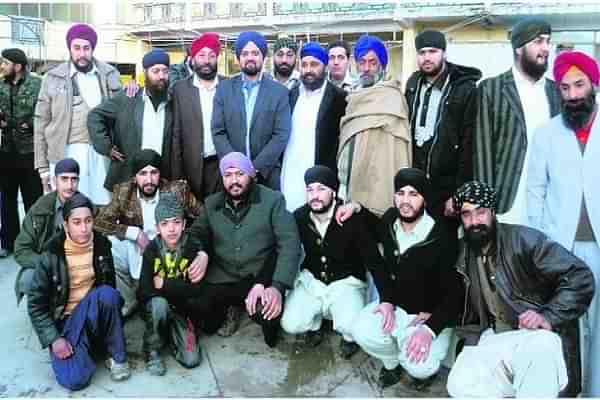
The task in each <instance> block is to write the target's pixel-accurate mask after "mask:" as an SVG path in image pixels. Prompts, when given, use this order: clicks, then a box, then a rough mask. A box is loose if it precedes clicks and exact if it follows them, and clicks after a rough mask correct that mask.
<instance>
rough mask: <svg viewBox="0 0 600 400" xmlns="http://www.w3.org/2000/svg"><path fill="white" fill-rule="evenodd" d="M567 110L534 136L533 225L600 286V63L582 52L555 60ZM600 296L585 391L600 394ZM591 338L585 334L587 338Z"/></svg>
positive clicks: (587, 351)
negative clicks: (598, 96) (580, 262)
mask: <svg viewBox="0 0 600 400" xmlns="http://www.w3.org/2000/svg"><path fill="white" fill-rule="evenodd" d="M554 79H555V80H556V85H557V86H558V89H559V91H560V95H561V112H560V114H559V115H557V116H556V117H554V118H552V119H551V120H550V121H549V122H548V123H546V124H544V125H542V126H541V127H540V128H539V129H538V130H537V131H536V132H535V134H534V138H533V142H532V144H531V157H530V159H529V176H528V181H527V214H528V221H529V224H530V225H531V226H532V227H534V228H537V229H540V230H542V231H543V232H544V233H546V234H547V235H548V236H550V238H551V239H553V240H555V241H557V242H559V243H560V244H561V245H563V246H564V247H565V248H567V249H569V250H571V251H572V252H573V253H574V254H575V255H576V256H578V257H579V258H581V259H582V260H583V261H585V263H586V264H587V265H588V266H589V267H590V268H591V270H592V272H593V274H594V279H595V284H596V288H598V287H599V286H600V247H599V246H598V243H599V240H600V202H599V201H598V200H599V199H600V186H599V185H598V182H600V169H599V168H598V160H600V121H599V119H598V117H597V113H598V105H597V104H596V91H597V89H598V83H599V80H600V70H599V68H598V63H597V62H596V60H594V59H593V58H592V57H591V56H589V55H587V54H585V53H583V52H580V51H565V52H562V53H560V55H558V57H557V58H556V60H555V61H554ZM599 313H600V296H598V294H597V291H596V294H595V295H594V298H593V299H592V303H591V305H590V308H589V311H588V313H587V318H583V319H582V323H583V326H584V328H585V329H586V330H587V329H589V341H588V343H584V349H583V360H584V365H583V367H584V370H583V392H584V394H585V395H586V396H590V397H598V396H600V379H598V376H599V374H600V315H599ZM584 337H585V336H584Z"/></svg>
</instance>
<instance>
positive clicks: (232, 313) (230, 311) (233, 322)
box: [217, 306, 242, 337]
mask: <svg viewBox="0 0 600 400" xmlns="http://www.w3.org/2000/svg"><path fill="white" fill-rule="evenodd" d="M241 318H242V313H241V311H240V309H239V308H238V307H237V306H229V307H227V311H226V314H225V322H223V325H221V327H220V328H219V330H218V331H217V335H219V336H221V337H229V336H231V335H233V334H234V333H236V332H237V330H238V328H239V327H240V319H241Z"/></svg>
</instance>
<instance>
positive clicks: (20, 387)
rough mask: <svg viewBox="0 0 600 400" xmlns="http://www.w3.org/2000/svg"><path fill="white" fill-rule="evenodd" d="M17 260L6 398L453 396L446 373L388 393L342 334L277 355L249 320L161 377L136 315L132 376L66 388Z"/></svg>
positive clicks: (102, 376) (7, 292)
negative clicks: (348, 349) (20, 288)
mask: <svg viewBox="0 0 600 400" xmlns="http://www.w3.org/2000/svg"><path fill="white" fill-rule="evenodd" d="M17 270H18V268H17V265H16V263H15V262H14V260H13V258H12V257H9V258H5V259H0V304H1V307H0V310H1V314H2V318H1V319H0V341H1V343H2V344H3V345H2V352H1V353H0V354H1V360H2V362H1V363H0V397H302V396H304V397H447V393H446V390H445V383H446V377H447V373H448V371H447V370H446V369H442V371H440V374H439V375H438V377H437V378H436V380H435V381H434V383H433V384H432V386H431V387H429V388H428V390H426V391H422V392H417V391H414V390H412V389H411V388H410V387H409V385H407V384H406V382H405V381H401V382H400V383H398V384H396V385H394V386H392V387H390V388H387V389H386V390H383V391H382V390H381V389H380V388H379V387H378V385H377V376H378V374H379V369H380V368H381V363H379V362H378V361H376V360H374V359H372V358H370V357H368V356H367V355H366V354H365V353H363V352H362V351H361V352H359V353H357V354H356V355H354V357H353V358H352V359H351V360H350V361H346V360H343V359H342V358H340V357H339V355H338V354H337V352H338V346H339V340H340V339H339V336H338V335H336V334H330V335H328V336H327V337H326V339H325V340H324V341H323V343H321V344H320V345H319V346H318V347H317V348H306V347H304V346H303V345H302V344H301V343H299V342H297V341H296V338H295V337H294V336H290V335H285V336H284V337H283V339H282V340H281V341H280V343H279V344H278V345H277V348H275V349H269V348H268V347H267V346H266V345H265V344H264V342H263V339H262V332H261V330H260V328H259V327H258V325H256V324H254V323H253V322H251V321H250V320H248V319H244V320H243V321H242V326H241V328H240V330H239V331H238V332H237V333H236V334H235V335H233V336H232V337H230V338H221V337H219V336H216V335H215V336H210V337H208V336H201V337H200V343H201V345H202V349H203V354H202V363H201V364H200V366H198V367H197V368H194V369H191V370H188V369H185V368H183V367H181V366H180V365H179V364H178V363H177V362H176V361H175V360H174V358H173V357H172V356H170V355H168V350H167V349H165V350H164V351H163V354H164V355H165V361H166V364H167V368H168V370H167V374H166V375H165V376H163V377H154V376H151V375H150V374H148V372H146V370H145V368H144V359H143V353H142V333H143V323H142V321H141V319H140V318H139V317H138V316H134V317H133V318H132V319H130V320H128V321H127V322H126V324H125V333H126V336H127V352H128V356H129V362H130V365H131V368H132V371H131V372H132V376H131V378H130V379H129V380H128V381H126V382H112V381H111V380H110V377H109V374H108V371H107V370H106V369H105V368H104V367H103V366H102V365H101V364H99V365H98V370H97V371H96V374H95V375H94V377H93V379H92V383H91V385H90V386H89V387H88V388H86V389H84V390H81V391H78V392H70V391H68V390H66V389H63V388H62V387H60V386H59V385H58V384H57V383H56V381H55V379H54V375H53V372H52V369H51V366H50V359H49V356H48V352H47V350H41V348H40V344H39V342H38V339H37V336H36V335H35V333H34V332H33V329H32V328H31V324H30V323H29V317H28V315H27V306H26V301H23V302H22V303H21V305H20V306H19V307H18V308H17V307H16V300H15V296H14V290H13V285H14V280H15V276H16V273H17Z"/></svg>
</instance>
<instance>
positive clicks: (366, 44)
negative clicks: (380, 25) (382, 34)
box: [354, 35, 388, 68]
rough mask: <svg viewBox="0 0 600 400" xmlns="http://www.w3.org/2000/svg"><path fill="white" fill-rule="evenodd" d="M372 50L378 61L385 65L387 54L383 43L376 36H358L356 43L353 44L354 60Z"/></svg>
mask: <svg viewBox="0 0 600 400" xmlns="http://www.w3.org/2000/svg"><path fill="white" fill-rule="evenodd" d="M369 50H373V51H374V52H375V54H376V55H377V58H378V59H379V63H380V64H381V66H382V67H383V68H385V67H386V66H387V63H388V55H387V50H386V49H385V44H383V42H382V41H381V39H379V38H378V37H377V36H369V35H362V36H361V37H360V38H358V41H357V42H356V45H355V46H354V59H355V60H356V62H358V60H360V58H361V57H363V56H364V55H365V54H367V53H368V52H369Z"/></svg>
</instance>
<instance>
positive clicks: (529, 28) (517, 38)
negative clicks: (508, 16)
mask: <svg viewBox="0 0 600 400" xmlns="http://www.w3.org/2000/svg"><path fill="white" fill-rule="evenodd" d="M551 33H552V28H551V27H550V24H549V23H547V22H546V21H544V20H543V19H541V18H536V17H527V18H524V19H522V20H521V21H519V22H517V24H516V25H515V26H514V27H513V30H512V32H511V34H510V42H511V43H512V47H513V49H518V48H519V47H521V46H523V45H526V44H527V43H529V42H531V41H532V40H533V39H535V38H536V37H538V36H540V35H550V34H551Z"/></svg>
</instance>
